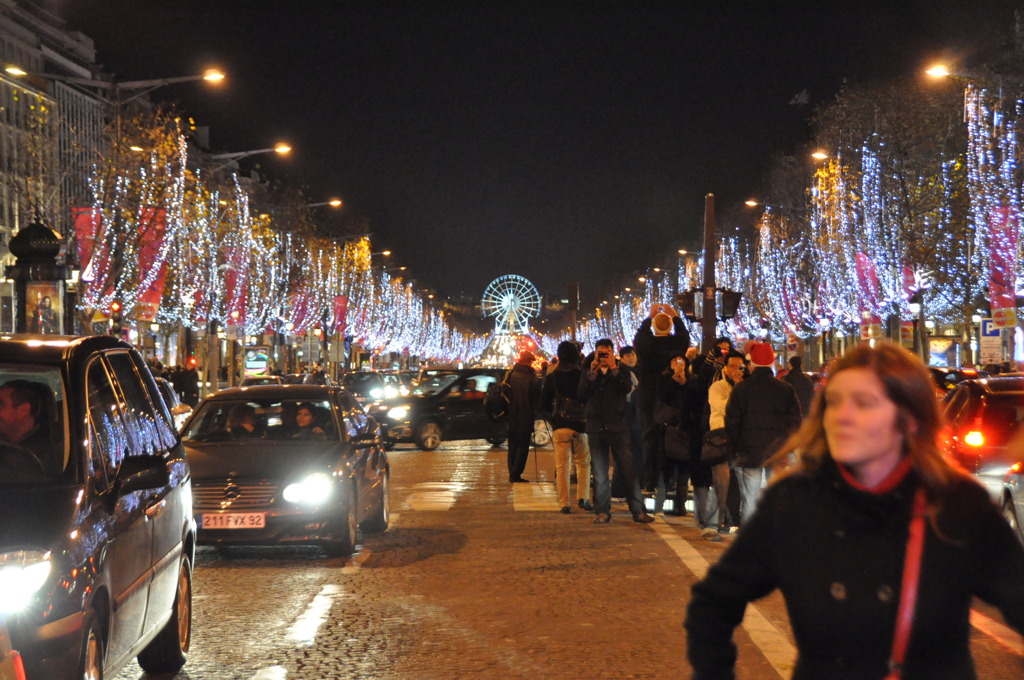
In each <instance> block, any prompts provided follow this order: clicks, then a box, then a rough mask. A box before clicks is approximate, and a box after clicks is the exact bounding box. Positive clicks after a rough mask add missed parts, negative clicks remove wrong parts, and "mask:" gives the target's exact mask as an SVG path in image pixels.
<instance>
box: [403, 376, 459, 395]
mask: <svg viewBox="0 0 1024 680" xmlns="http://www.w3.org/2000/svg"><path fill="white" fill-rule="evenodd" d="M458 379H459V376H458V374H456V373H435V374H434V375H431V376H429V377H427V378H426V379H425V380H423V381H422V382H421V383H420V384H419V385H417V386H416V389H414V390H413V391H412V393H413V394H420V395H428V394H437V393H439V392H441V391H443V390H445V389H446V388H447V387H448V386H450V385H451V384H452V383H454V382H455V381H456V380H458Z"/></svg>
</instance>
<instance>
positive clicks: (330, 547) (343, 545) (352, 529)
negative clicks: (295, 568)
mask: <svg viewBox="0 0 1024 680" xmlns="http://www.w3.org/2000/svg"><path fill="white" fill-rule="evenodd" d="M349 489H351V487H349ZM341 520H342V523H343V526H342V531H343V533H342V535H341V536H339V537H338V538H336V539H334V540H333V541H331V542H330V543H325V544H324V552H325V553H327V554H328V555H329V556H331V557H349V556H350V555H351V554H352V553H353V552H355V549H356V532H357V531H358V530H359V525H358V524H357V523H356V506H355V503H353V496H352V494H351V493H349V494H348V499H347V500H346V501H345V507H344V508H343V509H342V511H341Z"/></svg>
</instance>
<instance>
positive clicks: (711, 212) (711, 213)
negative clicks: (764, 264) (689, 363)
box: [700, 194, 718, 353]
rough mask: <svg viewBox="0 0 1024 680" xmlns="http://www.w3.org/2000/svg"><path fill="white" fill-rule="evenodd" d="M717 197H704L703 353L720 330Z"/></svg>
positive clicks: (712, 342) (711, 195)
mask: <svg viewBox="0 0 1024 680" xmlns="http://www.w3.org/2000/svg"><path fill="white" fill-rule="evenodd" d="M717 245H718V244H717V243H716V241H715V195H714V194H708V195H706V196H705V197H704V281H703V283H702V284H701V300H702V301H703V311H702V313H701V322H700V327H701V346H700V350H701V353H704V352H707V351H708V350H709V349H711V346H712V345H713V344H714V342H715V332H716V330H717V328H718V307H717V305H716V304H715V256H716V249H717Z"/></svg>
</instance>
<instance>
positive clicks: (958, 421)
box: [943, 385, 970, 429]
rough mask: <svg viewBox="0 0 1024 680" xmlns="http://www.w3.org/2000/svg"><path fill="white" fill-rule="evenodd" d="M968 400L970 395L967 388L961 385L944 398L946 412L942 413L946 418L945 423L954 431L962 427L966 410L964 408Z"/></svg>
mask: <svg viewBox="0 0 1024 680" xmlns="http://www.w3.org/2000/svg"><path fill="white" fill-rule="evenodd" d="M969 400H970V393H969V392H968V390H967V387H966V386H963V385H961V386H960V387H956V388H954V389H953V391H952V393H950V395H949V396H947V397H946V410H945V411H944V412H943V415H944V416H945V418H946V422H947V423H948V424H949V425H951V426H952V427H953V428H954V429H960V428H962V427H963V425H964V422H963V420H964V415H965V413H966V410H967V409H966V408H965V407H966V406H967V402H968V401H969Z"/></svg>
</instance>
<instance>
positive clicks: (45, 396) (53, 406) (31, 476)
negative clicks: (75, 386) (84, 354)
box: [0, 364, 71, 485]
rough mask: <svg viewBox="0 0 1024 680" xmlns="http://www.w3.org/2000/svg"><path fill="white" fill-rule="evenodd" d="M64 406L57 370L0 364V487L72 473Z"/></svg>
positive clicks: (45, 479) (53, 479) (39, 481)
mask: <svg viewBox="0 0 1024 680" xmlns="http://www.w3.org/2000/svg"><path fill="white" fill-rule="evenodd" d="M65 406H66V403H65V399H64V383H63V381H62V380H61V376H60V371H59V370H58V369H56V368H54V367H53V366H29V365H21V364H0V485H4V484H33V483H45V482H51V481H55V480H58V479H60V478H61V477H62V476H64V475H65V473H66V472H69V470H70V467H71V462H70V458H69V456H68V446H67V440H68V438H67V436H66V431H65V428H66V423H67V417H66V415H65Z"/></svg>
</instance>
